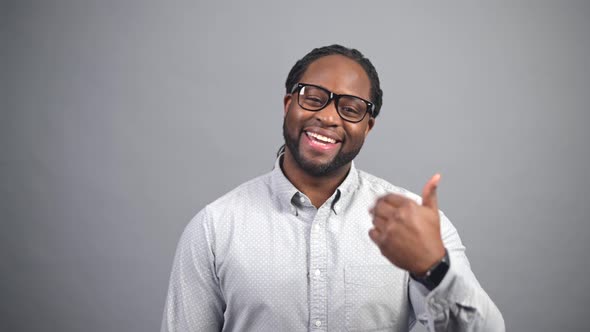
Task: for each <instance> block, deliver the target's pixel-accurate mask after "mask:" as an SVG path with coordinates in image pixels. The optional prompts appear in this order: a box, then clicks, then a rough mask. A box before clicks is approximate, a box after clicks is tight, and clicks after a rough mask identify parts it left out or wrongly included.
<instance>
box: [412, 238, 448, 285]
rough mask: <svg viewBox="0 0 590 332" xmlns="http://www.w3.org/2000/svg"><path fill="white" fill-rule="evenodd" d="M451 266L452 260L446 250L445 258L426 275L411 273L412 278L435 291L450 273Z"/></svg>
mask: <svg viewBox="0 0 590 332" xmlns="http://www.w3.org/2000/svg"><path fill="white" fill-rule="evenodd" d="M450 266H451V259H450V258H449V252H448V251H447V249H446V248H445V255H444V256H443V258H442V259H441V260H439V261H438V262H436V263H435V264H434V265H433V266H431V267H430V268H429V269H428V270H427V271H426V273H425V274H424V275H422V276H416V275H415V274H413V273H410V277H411V278H412V279H414V280H415V281H417V282H419V283H421V284H422V285H424V287H426V288H427V289H428V290H433V289H434V288H436V286H438V285H439V284H440V283H441V282H442V280H443V279H444V277H445V275H446V274H447V272H448V271H449V268H450Z"/></svg>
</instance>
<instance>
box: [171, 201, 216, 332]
mask: <svg viewBox="0 0 590 332" xmlns="http://www.w3.org/2000/svg"><path fill="white" fill-rule="evenodd" d="M209 227H210V224H209V223H208V220H207V212H206V208H205V209H203V210H202V211H201V212H199V214H197V215H196V216H195V217H194V218H193V220H191V222H190V223H189V224H188V226H187V227H186V229H185V230H184V232H183V234H182V237H181V238H180V241H179V243H178V248H177V249H176V256H175V258H174V264H173V267H172V273H171V276H170V285H169V288H168V296H167V297H166V305H165V308H164V317H163V319H162V328H161V331H162V332H174V331H221V328H222V326H223V311H224V309H225V304H224V301H223V297H222V295H221V290H220V288H219V280H218V278H217V276H216V274H215V264H214V262H215V261H214V252H213V249H212V248H213V246H212V243H213V241H212V239H213V238H212V232H211V230H210V229H209Z"/></svg>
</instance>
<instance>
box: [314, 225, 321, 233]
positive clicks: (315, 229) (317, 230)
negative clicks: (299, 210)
mask: <svg viewBox="0 0 590 332" xmlns="http://www.w3.org/2000/svg"><path fill="white" fill-rule="evenodd" d="M313 230H314V231H316V232H319V231H320V225H318V224H315V225H313Z"/></svg>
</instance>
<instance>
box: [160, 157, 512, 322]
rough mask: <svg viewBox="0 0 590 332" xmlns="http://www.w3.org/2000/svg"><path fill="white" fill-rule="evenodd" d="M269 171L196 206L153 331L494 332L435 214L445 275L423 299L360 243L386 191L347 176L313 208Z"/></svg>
mask: <svg viewBox="0 0 590 332" xmlns="http://www.w3.org/2000/svg"><path fill="white" fill-rule="evenodd" d="M279 164H280V162H279V159H277V162H276V164H275V167H274V169H273V170H272V171H271V172H270V173H268V174H265V175H263V176H260V177H258V178H256V179H253V180H251V181H249V182H246V183H244V184H242V185H241V186H239V187H237V188H236V189H234V190H233V191H231V192H229V193H228V194H226V195H224V196H223V197H221V198H219V199H217V200H216V201H214V202H213V203H211V204H209V205H207V206H206V207H205V208H204V209H203V210H201V211H200V212H199V213H198V214H197V215H196V216H195V217H194V218H193V219H192V220H191V222H190V223H189V224H188V226H187V227H186V229H185V230H184V232H183V234H182V237H181V239H180V242H179V244H178V248H177V251H176V256H175V259H174V264H173V268H172V273H171V277H170V285H169V290H168V296H167V299H166V305H165V309H164V318H163V322H162V331H408V330H410V329H411V327H412V326H413V324H414V323H415V322H416V321H419V322H421V323H422V324H424V325H426V326H427V328H428V329H429V330H430V331H447V330H448V331H472V330H474V331H478V330H481V331H483V330H486V331H503V330H504V321H503V319H502V315H501V314H500V312H499V311H498V309H497V307H496V306H495V305H494V303H493V302H492V301H491V300H490V298H489V297H488V295H487V294H486V293H485V291H484V290H483V289H482V288H481V286H480V285H479V283H478V282H477V280H476V278H475V276H474V275H473V273H472V272H471V269H470V267H469V262H468V260H467V257H466V256H465V248H464V246H463V245H462V243H461V240H460V238H459V235H458V234H457V231H456V229H455V228H454V227H453V225H452V224H451V222H450V221H449V220H448V219H447V217H446V216H445V215H444V214H443V213H442V212H440V220H441V233H442V238H443V242H444V244H445V247H446V248H447V250H448V252H449V256H450V262H451V263H450V269H449V271H448V272H447V274H446V275H445V277H444V279H443V280H442V282H441V283H440V284H439V285H438V286H437V287H436V288H434V289H433V290H432V291H429V290H427V289H426V288H425V287H424V286H422V285H421V284H419V283H417V282H416V281H414V280H413V279H411V278H410V277H409V274H408V272H407V271H405V270H402V269H400V268H397V267H396V266H394V265H393V264H391V263H390V262H389V261H388V260H387V259H386V258H385V257H384V256H383V255H382V254H381V253H380V251H379V248H378V247H377V246H376V245H375V244H374V243H373V242H372V241H371V239H370V238H369V236H368V231H369V229H370V228H372V219H371V216H370V214H369V212H368V209H369V208H370V207H372V206H373V205H374V204H375V202H376V199H377V198H379V197H381V196H383V195H385V194H387V193H396V194H400V195H404V196H406V197H409V198H411V199H414V200H416V201H417V202H418V203H419V202H420V197H419V196H417V195H415V194H413V193H410V192H408V191H407V190H405V189H402V188H399V187H396V186H394V185H391V184H390V183H388V182H386V181H384V180H382V179H379V178H377V177H375V176H372V175H370V174H367V173H365V172H362V171H360V170H357V169H356V168H355V166H354V163H353V164H352V166H351V169H350V171H349V173H348V175H347V176H346V178H345V180H344V181H343V182H342V183H341V184H340V186H339V187H338V189H337V190H336V191H335V192H334V193H333V195H332V196H331V197H330V198H329V199H328V200H327V201H326V202H325V203H324V204H323V205H322V206H320V207H319V209H316V208H315V207H314V206H313V205H312V204H311V202H310V200H309V198H308V197H306V196H305V195H304V194H303V193H301V192H300V191H298V190H297V188H295V186H293V184H292V183H291V182H289V180H288V179H287V178H286V177H285V175H284V174H283V172H282V170H281V167H280V165H279Z"/></svg>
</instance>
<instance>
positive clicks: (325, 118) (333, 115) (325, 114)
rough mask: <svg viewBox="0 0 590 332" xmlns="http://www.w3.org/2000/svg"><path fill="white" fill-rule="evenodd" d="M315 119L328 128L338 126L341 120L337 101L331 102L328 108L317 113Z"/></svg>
mask: <svg viewBox="0 0 590 332" xmlns="http://www.w3.org/2000/svg"><path fill="white" fill-rule="evenodd" d="M315 117H316V119H318V120H320V122H322V123H323V124H324V125H326V126H335V125H337V124H338V123H339V122H340V121H341V119H340V115H339V114H338V110H337V109H336V100H334V99H333V100H330V102H329V103H328V105H326V107H324V108H322V109H321V110H319V111H317V112H316V114H315Z"/></svg>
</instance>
